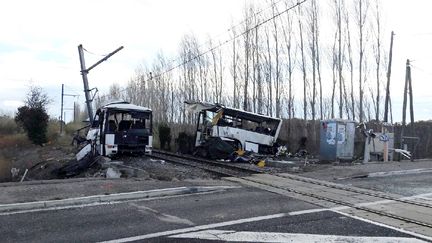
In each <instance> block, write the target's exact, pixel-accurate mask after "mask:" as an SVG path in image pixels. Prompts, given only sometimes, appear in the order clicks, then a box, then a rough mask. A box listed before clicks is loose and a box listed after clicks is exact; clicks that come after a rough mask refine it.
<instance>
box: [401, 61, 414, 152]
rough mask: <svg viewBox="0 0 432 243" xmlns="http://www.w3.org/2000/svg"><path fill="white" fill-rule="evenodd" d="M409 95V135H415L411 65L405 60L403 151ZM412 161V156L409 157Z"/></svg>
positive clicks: (402, 147)
mask: <svg viewBox="0 0 432 243" xmlns="http://www.w3.org/2000/svg"><path fill="white" fill-rule="evenodd" d="M408 94H409V102H410V121H411V135H414V134H415V130H414V105H413V94H412V81H411V64H410V60H409V59H407V62H406V72H405V87H404V99H403V107H402V128H401V138H400V139H401V140H400V141H401V149H404V138H405V137H404V135H405V127H406V108H407V96H408ZM411 159H413V156H411Z"/></svg>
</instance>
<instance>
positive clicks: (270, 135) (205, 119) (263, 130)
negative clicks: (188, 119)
mask: <svg viewBox="0 0 432 243" xmlns="http://www.w3.org/2000/svg"><path fill="white" fill-rule="evenodd" d="M185 104H186V109H187V110H189V111H190V112H193V113H197V114H198V120H197V126H196V137H195V147H196V148H198V147H200V146H202V145H204V144H205V143H206V142H207V141H208V140H209V139H210V138H215V137H218V138H220V139H222V140H223V141H224V142H227V143H229V144H231V145H232V146H233V147H234V148H235V149H242V150H244V151H251V152H255V153H262V154H273V153H275V151H276V146H277V145H276V140H277V138H278V136H279V132H280V129H281V126H282V119H279V118H273V117H269V116H265V115H260V114H256V113H252V112H247V111H243V110H239V109H235V108H229V107H225V106H223V105H221V104H210V103H203V102H194V101H186V102H185Z"/></svg>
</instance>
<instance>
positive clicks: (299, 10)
mask: <svg viewBox="0 0 432 243" xmlns="http://www.w3.org/2000/svg"><path fill="white" fill-rule="evenodd" d="M298 16H299V17H298V25H299V26H298V28H299V34H300V43H299V44H300V53H301V71H302V73H303V119H304V122H305V127H306V123H307V87H308V83H307V76H306V72H307V70H306V59H305V53H304V52H305V51H304V43H303V42H304V40H303V24H302V21H301V19H302V17H303V16H302V11H301V7H298ZM305 133H306V131H305Z"/></svg>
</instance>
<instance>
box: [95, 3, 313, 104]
mask: <svg viewBox="0 0 432 243" xmlns="http://www.w3.org/2000/svg"><path fill="white" fill-rule="evenodd" d="M307 1H308V0H302V1H298V2H297V3H296V4H294V5H292V6H290V7H288V8H286V9H285V10H283V11H281V12H279V13H277V14H275V15H273V16H272V17H271V18H268V19H265V20H264V21H262V22H260V23H258V24H256V25H255V26H253V27H252V28H249V29H246V30H245V31H243V32H241V33H239V34H236V35H234V36H233V37H231V38H229V39H228V40H225V41H223V42H220V43H219V44H218V45H216V46H214V47H212V48H210V49H208V50H207V51H204V52H201V53H199V54H197V55H195V56H193V57H192V58H190V59H188V60H186V61H183V62H182V63H180V64H177V65H175V66H173V67H171V68H168V69H167V70H165V71H163V72H161V73H158V74H156V75H154V76H152V78H158V77H161V76H163V75H165V74H167V73H169V72H172V71H173V70H175V69H177V68H180V67H182V66H184V65H186V64H187V63H189V62H191V61H194V60H196V59H198V58H200V57H202V56H204V55H206V54H208V53H210V52H213V51H214V50H216V49H218V48H220V47H222V46H224V45H226V44H228V43H230V42H232V41H235V40H236V39H237V38H239V37H241V36H243V35H245V34H247V33H249V32H250V31H251V30H254V29H257V28H258V27H260V26H261V25H264V24H266V23H268V22H269V21H271V20H273V19H275V18H277V17H279V16H281V15H282V14H284V13H287V12H289V11H290V10H292V9H294V8H296V7H299V6H300V5H302V4H304V3H305V2H307ZM279 2H280V1H278V2H277V3H279ZM272 6H273V5H272ZM267 9H268V8H267ZM247 20H248V19H245V20H243V21H242V23H243V22H245V21H247ZM240 24H241V23H240ZM240 24H237V25H236V26H239V25H240ZM230 29H233V28H230ZM150 79H151V78H149V79H147V80H146V82H147V81H149V80H150ZM124 91H126V88H123V89H121V90H120V91H119V92H120V93H122V92H124ZM106 96H108V95H103V96H98V97H99V98H104V97H106Z"/></svg>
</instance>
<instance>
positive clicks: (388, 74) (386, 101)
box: [384, 31, 394, 122]
mask: <svg viewBox="0 0 432 243" xmlns="http://www.w3.org/2000/svg"><path fill="white" fill-rule="evenodd" d="M393 36H394V32H393V31H392V32H391V39H390V52H389V63H388V69H387V87H386V97H385V105H384V122H387V121H388V108H389V103H390V76H391V65H392V57H393Z"/></svg>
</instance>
